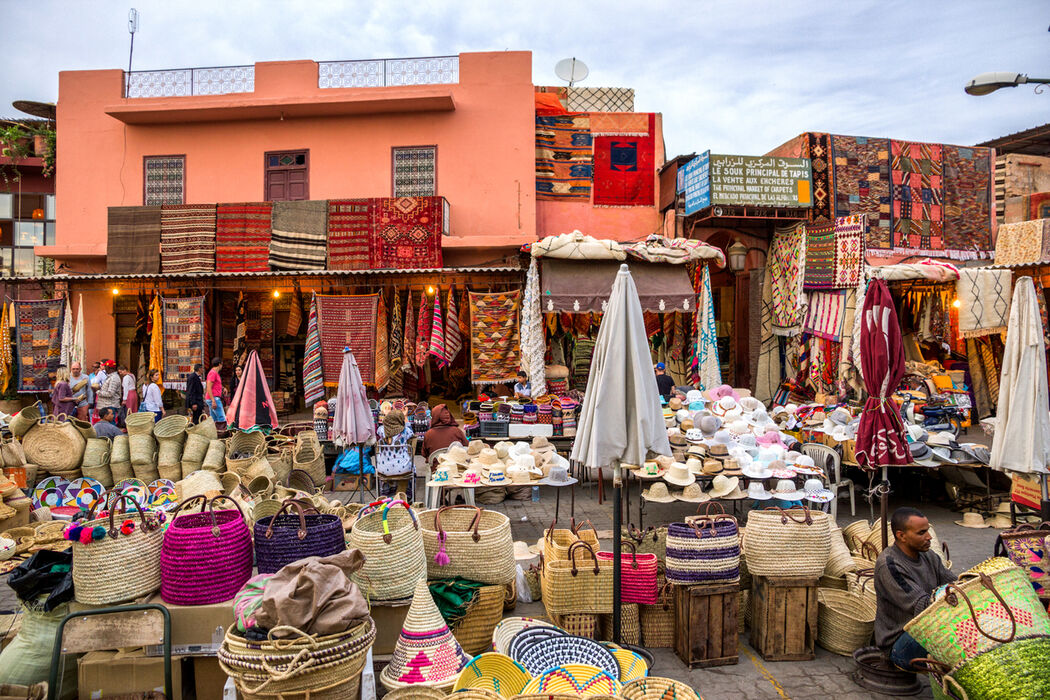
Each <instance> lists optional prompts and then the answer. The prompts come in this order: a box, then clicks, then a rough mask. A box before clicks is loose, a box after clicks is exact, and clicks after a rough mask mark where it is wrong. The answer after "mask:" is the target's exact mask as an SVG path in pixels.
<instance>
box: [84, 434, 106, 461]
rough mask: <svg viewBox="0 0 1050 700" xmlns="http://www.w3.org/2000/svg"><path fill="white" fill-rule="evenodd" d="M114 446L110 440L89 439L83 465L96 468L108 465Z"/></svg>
mask: <svg viewBox="0 0 1050 700" xmlns="http://www.w3.org/2000/svg"><path fill="white" fill-rule="evenodd" d="M112 444H113V443H112V442H111V441H110V439H109V438H97V437H95V438H87V444H86V445H85V446H84V457H83V459H82V461H81V465H82V466H85V467H95V466H98V465H100V464H108V463H109V456H110V451H111V449H112Z"/></svg>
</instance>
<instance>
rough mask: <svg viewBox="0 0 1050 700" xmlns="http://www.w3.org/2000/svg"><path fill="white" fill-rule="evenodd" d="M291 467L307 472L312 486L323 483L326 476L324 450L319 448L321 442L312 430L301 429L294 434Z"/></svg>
mask: <svg viewBox="0 0 1050 700" xmlns="http://www.w3.org/2000/svg"><path fill="white" fill-rule="evenodd" d="M292 469H298V470H300V471H303V472H306V473H307V474H309V475H310V479H312V480H313V482H314V486H320V485H321V484H323V483H324V480H325V477H326V476H327V474H326V473H325V468H324V452H323V451H322V450H321V443H320V442H319V441H318V440H317V433H315V432H314V431H312V430H309V431H303V432H301V433H299V434H298V435H296V436H295V449H294V451H293V452H292Z"/></svg>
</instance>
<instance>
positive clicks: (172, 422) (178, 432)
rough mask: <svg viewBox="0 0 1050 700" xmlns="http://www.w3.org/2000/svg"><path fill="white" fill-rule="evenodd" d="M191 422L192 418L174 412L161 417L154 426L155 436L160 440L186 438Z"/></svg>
mask: <svg viewBox="0 0 1050 700" xmlns="http://www.w3.org/2000/svg"><path fill="white" fill-rule="evenodd" d="M189 423H190V419H189V418H187V417H186V416H182V415H179V414H178V413H172V414H171V415H169V416H165V417H163V418H161V419H160V420H159V421H157V423H156V425H154V426H153V437H155V438H157V439H158V440H179V441H182V440H185V439H186V426H187V425H189Z"/></svg>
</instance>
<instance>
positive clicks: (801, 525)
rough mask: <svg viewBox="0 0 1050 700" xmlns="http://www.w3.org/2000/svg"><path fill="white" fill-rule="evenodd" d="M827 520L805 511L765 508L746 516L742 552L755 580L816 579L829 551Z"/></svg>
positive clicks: (822, 570)
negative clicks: (800, 577)
mask: <svg viewBox="0 0 1050 700" xmlns="http://www.w3.org/2000/svg"><path fill="white" fill-rule="evenodd" d="M829 535H830V532H829V516H828V514H827V513H821V512H818V511H811V510H810V509H808V508H791V509H789V510H784V509H783V508H767V509H765V510H756V511H752V512H751V513H750V514H749V515H748V520H747V535H746V537H745V539H744V549H745V550H746V551H747V566H748V569H749V570H750V571H751V573H752V574H754V575H756V576H804V577H810V578H819V577H820V576H821V574H823V573H824V568H825V567H826V566H827V563H828V556H829V554H830V550H831V538H830V536H829Z"/></svg>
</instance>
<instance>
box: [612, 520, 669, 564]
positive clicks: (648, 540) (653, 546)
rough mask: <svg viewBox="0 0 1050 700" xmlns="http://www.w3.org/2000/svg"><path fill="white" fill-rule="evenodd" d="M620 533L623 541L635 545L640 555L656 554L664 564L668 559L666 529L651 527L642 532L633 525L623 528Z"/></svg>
mask: <svg viewBox="0 0 1050 700" xmlns="http://www.w3.org/2000/svg"><path fill="white" fill-rule="evenodd" d="M620 533H621V537H622V539H623V541H625V542H627V541H630V542H633V543H634V547H635V551H636V552H638V553H639V554H655V555H656V558H657V559H658V560H659V561H660V562H663V560H664V558H665V557H666V551H667V528H666V527H654V526H652V525H650V526H649V527H647V528H645V530H644V531H642V530H639V529H638V528H636V527H635V526H634V525H633V524H631V525H624V526H623V527H621V528H620Z"/></svg>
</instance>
